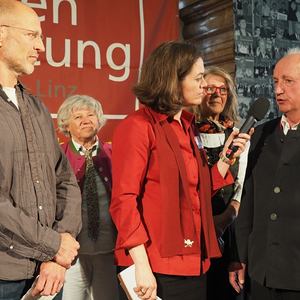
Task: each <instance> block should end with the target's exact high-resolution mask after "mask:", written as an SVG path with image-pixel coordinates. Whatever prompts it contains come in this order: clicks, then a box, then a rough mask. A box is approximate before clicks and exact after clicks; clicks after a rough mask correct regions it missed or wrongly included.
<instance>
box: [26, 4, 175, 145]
mask: <svg viewBox="0 0 300 300" xmlns="http://www.w3.org/2000/svg"><path fill="white" fill-rule="evenodd" d="M22 2H23V3H25V4H27V5H29V6H30V7H32V8H33V9H35V11H36V12H37V14H38V15H39V17H40V20H41V22H42V23H41V24H42V29H43V34H44V36H45V37H46V38H45V48H46V51H45V53H42V54H41V55H40V61H39V62H37V66H36V69H35V72H34V73H33V74H32V75H30V76H28V77H27V76H26V77H24V79H23V81H24V83H25V84H26V86H27V87H29V88H30V89H31V90H32V92H33V93H34V94H36V95H37V96H38V97H40V98H41V99H42V101H43V102H44V103H45V104H46V106H47V107H48V109H49V111H50V112H51V114H52V116H53V118H56V112H57V109H58V107H59V106H60V104H61V103H62V102H63V100H64V99H65V98H66V97H68V96H70V95H72V94H86V95H90V96H92V97H94V98H96V99H98V100H99V101H100V102H101V103H102V105H103V110H104V113H105V115H106V117H107V119H108V123H107V125H106V126H105V127H104V128H103V129H102V130H101V136H102V137H103V139H104V140H110V139H111V135H112V131H113V128H114V127H115V125H116V124H117V122H118V120H120V119H122V118H124V117H125V116H126V115H127V114H129V113H131V112H133V111H134V110H135V109H136V108H137V107H138V103H137V101H136V99H135V97H134V95H133V94H132V92H131V89H132V86H133V85H134V83H135V82H136V81H137V79H138V75H139V70H140V68H141V65H142V63H143V61H144V58H145V57H147V55H148V54H149V53H150V52H151V51H152V50H153V49H154V48H155V47H156V46H157V45H159V44H160V43H161V42H163V41H166V40H172V39H177V38H178V23H179V21H178V0H89V1H85V0H77V1H76V0H51V1H50V0H38V1H37V0H22Z"/></svg>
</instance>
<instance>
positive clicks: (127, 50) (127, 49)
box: [106, 43, 130, 81]
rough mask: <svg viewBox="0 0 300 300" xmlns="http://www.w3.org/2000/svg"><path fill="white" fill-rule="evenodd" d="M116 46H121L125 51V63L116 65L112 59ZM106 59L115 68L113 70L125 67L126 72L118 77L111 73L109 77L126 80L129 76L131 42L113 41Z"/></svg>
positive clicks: (114, 79)
mask: <svg viewBox="0 0 300 300" xmlns="http://www.w3.org/2000/svg"><path fill="white" fill-rule="evenodd" d="M116 48H120V49H122V50H123V51H124V54H125V59H124V63H123V64H121V65H119V66H118V65H116V64H115V63H114V61H113V59H112V53H113V51H114V50H115V49H116ZM106 60H107V63H108V65H109V66H110V67H111V68H112V69H113V70H122V69H124V74H123V76H121V77H116V76H113V75H109V77H108V78H109V79H110V80H112V81H125V80H126V79H127V78H128V76H129V66H130V45H129V44H125V45H123V44H120V43H113V44H111V45H110V46H109V47H108V48H107V51H106Z"/></svg>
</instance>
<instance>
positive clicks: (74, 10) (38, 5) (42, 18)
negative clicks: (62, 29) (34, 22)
mask: <svg viewBox="0 0 300 300" xmlns="http://www.w3.org/2000/svg"><path fill="white" fill-rule="evenodd" d="M21 2H23V3H24V4H26V5H28V6H30V7H31V8H38V9H47V2H46V0H40V3H30V2H28V0H21ZM62 2H68V3H69V4H70V7H71V24H72V25H74V26H75V25H77V5H76V1H75V0H53V23H54V24H58V15H59V10H58V9H59V6H60V4H61V3H62ZM39 19H40V21H41V22H43V21H45V16H40V17H39Z"/></svg>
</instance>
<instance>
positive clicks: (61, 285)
mask: <svg viewBox="0 0 300 300" xmlns="http://www.w3.org/2000/svg"><path fill="white" fill-rule="evenodd" d="M63 286H64V282H60V283H59V285H58V289H57V293H59V292H60V291H61V289H62V288H63Z"/></svg>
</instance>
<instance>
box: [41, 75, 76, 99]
mask: <svg viewBox="0 0 300 300" xmlns="http://www.w3.org/2000/svg"><path fill="white" fill-rule="evenodd" d="M77 89H78V87H77V86H76V85H65V84H63V83H53V82H52V80H48V82H46V81H41V80H39V79H38V80H37V81H36V96H37V97H51V98H60V99H61V98H63V99H64V98H66V97H69V96H71V95H74V94H75V93H76V91H77Z"/></svg>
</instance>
